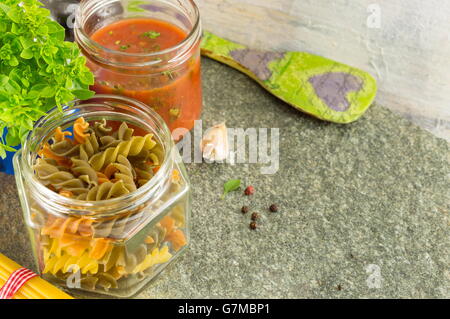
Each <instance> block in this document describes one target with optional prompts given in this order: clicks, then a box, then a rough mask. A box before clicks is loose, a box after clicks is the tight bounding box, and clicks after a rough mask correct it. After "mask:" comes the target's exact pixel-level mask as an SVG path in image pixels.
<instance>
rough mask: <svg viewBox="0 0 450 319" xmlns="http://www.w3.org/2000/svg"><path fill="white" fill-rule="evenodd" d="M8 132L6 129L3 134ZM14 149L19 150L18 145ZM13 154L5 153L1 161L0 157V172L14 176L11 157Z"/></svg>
mask: <svg viewBox="0 0 450 319" xmlns="http://www.w3.org/2000/svg"><path fill="white" fill-rule="evenodd" d="M7 132H8V129H5V131H4V134H5V135H6V133H7ZM14 149H16V150H19V149H20V145H18V146H16V147H14ZM14 154H16V153H15V152H6V158H5V159H2V158H1V157H0V172H2V173H6V174H9V175H14V167H13V157H14Z"/></svg>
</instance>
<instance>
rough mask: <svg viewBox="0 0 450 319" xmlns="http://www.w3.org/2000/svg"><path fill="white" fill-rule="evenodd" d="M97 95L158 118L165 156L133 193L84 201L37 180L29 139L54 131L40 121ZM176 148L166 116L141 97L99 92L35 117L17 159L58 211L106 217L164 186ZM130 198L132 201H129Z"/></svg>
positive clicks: (64, 111) (69, 109)
mask: <svg viewBox="0 0 450 319" xmlns="http://www.w3.org/2000/svg"><path fill="white" fill-rule="evenodd" d="M97 99H105V100H114V101H119V102H121V103H124V102H125V103H126V106H127V107H132V108H133V109H135V111H136V110H137V111H138V112H139V113H140V114H141V115H143V116H145V113H148V114H147V115H150V116H151V118H152V120H154V121H155V124H156V125H157V126H158V128H159V129H161V130H162V134H161V135H160V136H156V137H157V138H158V139H159V140H160V141H159V142H160V143H161V144H164V145H163V147H164V159H163V160H162V164H161V166H160V169H159V170H158V171H157V172H156V173H155V175H154V176H153V177H152V178H151V179H150V180H149V181H148V182H147V183H145V184H144V185H143V186H141V187H139V188H138V189H137V190H135V191H133V192H131V193H128V194H125V195H122V196H120V197H117V198H112V199H107V200H101V201H85V200H79V199H73V198H68V197H65V196H62V195H60V194H58V193H57V192H54V191H52V190H51V189H49V188H47V187H46V186H45V185H44V184H42V183H41V182H40V181H39V180H38V178H37V176H36V174H35V173H34V170H33V167H32V166H33V165H32V164H33V158H36V155H37V153H36V152H33V151H31V150H30V147H31V146H30V143H31V140H32V138H33V134H35V133H36V131H41V133H43V134H41V135H43V136H47V135H48V133H50V132H51V131H53V128H52V127H47V129H42V128H41V127H40V125H42V124H43V123H45V122H46V121H51V120H53V119H54V118H55V117H60V116H61V115H62V114H64V113H70V112H74V111H75V110H76V109H80V108H83V107H87V106H88V104H87V101H90V100H97ZM77 103H81V104H77ZM135 106H137V107H138V108H136V107H135ZM117 114H120V113H117ZM147 117H148V116H147ZM37 129H39V130H37ZM44 132H45V133H44ZM173 149H174V143H173V140H172V137H171V134H170V131H169V128H168V127H167V125H166V124H165V122H164V121H163V119H162V118H161V117H160V116H159V115H158V114H157V113H156V112H155V111H154V110H152V109H151V108H150V107H148V106H147V105H145V104H144V103H142V102H140V101H137V100H134V99H131V98H128V97H124V96H117V95H106V94H105V95H101V94H99V95H94V96H93V97H92V98H90V99H88V100H74V101H73V104H72V105H64V106H63V112H62V113H61V111H60V108H59V107H54V108H53V109H51V110H50V111H48V112H47V113H46V115H44V116H42V117H41V118H40V119H39V120H38V121H36V123H35V125H34V128H33V130H32V131H30V132H29V133H28V135H27V138H26V140H25V143H24V144H23V147H22V149H21V151H20V152H17V153H16V155H15V157H16V156H17V157H19V156H20V157H21V158H20V159H18V164H19V165H20V168H21V169H20V171H21V172H20V174H22V175H23V177H24V179H25V180H26V181H28V182H29V186H31V187H32V188H34V189H35V190H36V191H37V193H38V194H40V195H42V197H43V199H47V200H48V202H47V203H46V204H48V205H49V206H50V207H52V208H53V210H54V211H57V212H58V213H61V214H70V215H80V216H82V215H86V216H87V215H88V216H96V215H98V214H100V215H101V216H102V217H103V216H105V215H114V213H115V212H118V211H123V210H124V209H127V207H128V206H131V204H132V205H133V206H139V205H140V204H141V202H142V203H143V202H148V198H149V197H151V196H153V195H154V193H155V192H157V191H158V190H160V189H161V187H163V186H164V185H163V184H164V176H167V174H168V173H169V172H170V170H171V169H172V166H171V164H172V163H171V160H170V159H171V157H172V152H173ZM158 182H159V183H158ZM144 195H146V196H144ZM50 199H51V200H50ZM131 199H132V201H131V202H132V203H129V202H130V200H131ZM99 203H100V204H101V207H100V208H104V207H108V211H103V209H96V208H99V207H97V206H99ZM68 206H70V212H67V208H68Z"/></svg>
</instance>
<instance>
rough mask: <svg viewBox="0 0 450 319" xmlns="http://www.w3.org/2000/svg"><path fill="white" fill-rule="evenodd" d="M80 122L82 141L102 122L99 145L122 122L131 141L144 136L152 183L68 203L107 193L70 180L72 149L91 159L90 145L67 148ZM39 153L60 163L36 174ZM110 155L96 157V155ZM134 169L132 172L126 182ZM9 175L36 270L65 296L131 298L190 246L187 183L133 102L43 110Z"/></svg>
mask: <svg viewBox="0 0 450 319" xmlns="http://www.w3.org/2000/svg"><path fill="white" fill-rule="evenodd" d="M81 118H82V119H84V121H85V123H86V124H88V125H89V127H90V128H95V130H94V131H90V132H91V133H90V136H91V137H92V136H95V135H94V132H95V131H96V130H97V126H96V125H95V123H99V122H103V121H104V122H103V123H104V124H101V125H100V126H99V127H98V129H99V130H100V131H102V132H105V133H106V134H107V135H104V136H103V137H102V138H100V140H101V141H103V138H105V137H106V138H107V139H108V138H111V136H114V135H111V136H109V135H108V134H109V133H108V132H110V133H111V134H112V133H113V132H114V131H116V130H117V128H118V127H119V126H120V125H123V123H126V124H127V126H128V127H129V128H132V129H133V131H134V135H136V136H146V135H147V134H151V135H152V139H153V140H154V141H155V142H156V145H158V148H156V147H155V148H153V149H152V152H154V154H158V156H157V157H158V163H157V164H158V166H157V170H155V171H154V173H153V174H152V175H153V176H151V177H150V179H148V181H146V182H145V183H142V186H140V187H139V188H137V189H136V190H134V191H130V192H126V193H124V194H121V193H117V195H116V196H111V197H109V195H108V197H105V198H100V199H98V198H97V199H95V200H94V199H92V198H84V199H81V198H80V197H76V196H75V197H74V196H72V195H77V194H78V191H82V192H83V191H86V188H89V189H90V190H89V192H92V191H94V192H97V194H99V193H100V192H101V188H102V187H103V186H104V185H105V184H108V182H106V183H105V182H104V181H103V182H102V181H101V180H100V175H99V179H98V180H97V181H95V180H92V179H91V180H90V181H88V182H89V183H86V181H87V180H86V176H84V178H83V176H82V174H84V173H81V171H79V172H80V173H79V174H77V173H76V169H77V168H81V167H82V166H80V165H79V164H77V163H80V159H81V154H82V152H81V149H84V150H87V149H88V148H91V151H93V148H92V147H93V143H92V142H89V144H88V143H87V142H86V143H85V144H83V145H81V144H79V141H77V139H76V136H77V135H76V134H75V131H76V129H75V126H74V123H77V120H78V121H79V119H81ZM108 128H109V129H108ZM58 131H59V132H60V133H59V134H60V136H62V139H63V140H62V141H60V142H58V139H57V138H56V139H55V137H56V136H57V133H55V132H58ZM100 131H99V132H100ZM98 136H100V135H98ZM74 137H75V138H74ZM119 138H120V137H119ZM88 141H91V139H88ZM106 142H107V140H106ZM101 143H102V142H101ZM101 143H100V144H97V147H94V148H97V151H101V150H102V147H101ZM108 143H109V142H108ZM134 143H135V142H134V139H133V138H127V139H126V140H123V142H121V143H120V144H118V145H117V144H111V145H116V146H111V148H112V149H117V150H119V149H120V150H121V151H120V153H121V154H124V150H125V149H127V147H128V150H130V149H131V148H135V147H136V145H135V144H134ZM62 144H63V145H62ZM64 145H65V146H64ZM89 145H90V146H89ZM120 145H122V146H120ZM127 145H128V146H127ZM133 145H134V146H133ZM142 145H143V144H142ZM142 145H141V147H142ZM46 146H49V150H50V151H51V152H54V155H57V154H60V155H57V157H53V159H55V158H56V160H51V159H50V160H49V159H47V160H46V163H44V165H42V163H41V164H40V161H42V160H44V159H45V158H47V157H48V152H44V153H42V152H41V151H42V149H43V148H44V149H45V147H46ZM109 149H110V148H109V147H107V148H104V152H108V150H109ZM156 149H157V150H158V151H156ZM67 150H69V151H68V152H67ZM130 152H131V151H130ZM130 152H129V154H128V155H132V154H131V153H130ZM61 154H68V155H67V156H66V155H64V156H65V157H68V156H70V161H68V162H66V161H65V160H64V158H65V157H64V158H62V161H59V160H58V157H59V156H62V155H61ZM108 154H110V153H108ZM94 156H95V155H94ZM94 156H92V157H91V158H93V157H94ZM138 156H141V155H138ZM128 158H129V161H130V162H129V163H135V162H132V161H133V160H132V159H131V158H132V157H131V156H128ZM110 159H111V158H110ZM137 160H139V159H137ZM82 161H83V160H81V162H82ZM86 163H91V161H90V160H89V162H85V164H86ZM153 164H156V163H153ZM49 165H50V166H49ZM134 165H135V164H132V165H131V167H132V170H133V172H134V173H135V172H136V171H137V168H136V167H137V166H134ZM14 171H15V176H16V182H17V188H18V191H19V198H20V201H21V204H22V209H23V216H24V219H25V224H26V226H27V229H28V232H29V234H30V239H31V246H32V248H33V252H34V256H35V261H36V264H37V268H38V270H39V272H40V274H41V275H42V277H43V278H44V279H46V280H48V281H50V282H52V283H55V284H57V285H59V286H62V287H63V288H67V289H69V290H70V293H75V294H76V295H81V296H83V295H85V294H86V292H88V293H87V296H90V294H91V293H97V294H106V295H111V296H117V297H129V296H132V295H134V294H136V293H137V292H138V291H139V290H140V289H141V288H142V287H144V285H145V284H147V283H148V282H149V281H150V280H152V279H153V278H154V277H155V276H157V275H158V274H159V273H160V272H161V271H162V270H163V269H164V268H165V267H166V266H167V265H168V264H170V263H171V262H172V261H174V260H175V259H176V258H177V257H178V256H179V255H180V254H181V253H182V252H183V251H185V249H186V248H187V247H188V245H189V216H190V184H189V180H188V177H187V175H186V171H185V168H184V165H183V162H182V160H181V158H180V155H179V153H178V150H177V148H176V146H175V145H174V143H173V140H172V137H171V134H170V132H169V130H168V128H167V126H166V125H165V123H164V122H163V121H162V119H161V118H160V117H159V116H158V114H156V113H155V112H154V111H153V110H151V109H149V108H148V107H147V106H146V105H145V104H143V103H141V102H139V101H136V100H132V99H129V98H126V97H119V96H112V95H110V96H108V95H96V96H94V97H93V98H91V99H89V100H86V101H76V102H75V103H74V104H73V105H71V106H65V107H64V108H63V112H62V113H61V112H60V110H59V108H54V109H52V110H50V111H49V112H48V113H47V115H46V116H44V117H42V118H41V119H40V120H39V121H37V122H36V124H35V126H34V129H33V131H32V132H31V133H30V134H29V135H28V137H27V138H26V140H25V142H24V144H23V147H22V149H21V150H20V151H18V152H17V153H16V154H15V156H14ZM69 172H71V173H69ZM102 172H103V173H104V174H103V177H104V178H110V180H111V182H113V179H112V177H114V178H115V179H118V178H119V177H118V176H119V175H114V176H111V177H106V175H107V173H106V170H103V171H102ZM134 173H133V175H134ZM71 174H73V175H71ZM138 176H140V175H139V174H138V175H137V177H136V178H134V179H135V180H137V178H138ZM120 178H123V177H120ZM49 183H50V184H49ZM54 183H58V184H59V185H60V186H61V189H59V188H55V187H54V185H56V184H54ZM114 183H115V184H114V185H117V182H116V181H114ZM119 183H120V181H119ZM91 184H93V185H91ZM113 187H114V186H113ZM111 189H112V188H111ZM67 192H69V193H72V194H67ZM105 194H106V193H105Z"/></svg>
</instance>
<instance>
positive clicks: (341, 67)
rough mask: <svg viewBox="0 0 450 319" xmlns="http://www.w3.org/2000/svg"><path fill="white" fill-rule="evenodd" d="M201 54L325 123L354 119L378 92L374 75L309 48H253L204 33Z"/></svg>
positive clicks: (345, 121) (344, 121) (347, 121)
mask: <svg viewBox="0 0 450 319" xmlns="http://www.w3.org/2000/svg"><path fill="white" fill-rule="evenodd" d="M202 54H203V55H205V56H207V57H210V58H212V59H214V60H217V61H220V62H223V63H225V64H227V65H229V66H231V67H233V68H235V69H237V70H239V71H241V72H243V73H245V74H247V75H248V76H250V77H251V78H252V79H254V80H255V81H257V82H258V83H259V84H260V85H262V86H263V87H264V88H265V89H266V90H267V91H269V92H270V93H272V94H273V95H275V96H276V97H278V98H280V99H281V100H283V101H285V102H286V103H288V104H290V105H292V106H293V107H295V108H296V109H298V110H300V111H302V112H305V113H308V114H311V115H312V116H315V117H317V118H319V119H322V120H325V121H330V122H335V123H350V122H353V121H356V120H357V119H358V118H360V117H361V115H363V114H364V112H365V111H366V110H367V109H368V108H369V107H370V105H371V104H372V102H373V100H374V98H375V96H376V93H377V83H376V80H375V79H374V78H373V77H372V76H371V75H370V74H368V73H366V72H364V71H361V70H359V69H356V68H353V67H351V66H348V65H345V64H341V63H338V62H336V61H332V60H329V59H326V58H323V57H321V56H317V55H313V54H310V53H306V52H285V53H277V52H270V51H258V50H252V49H249V48H248V47H246V46H244V45H241V44H237V43H234V42H231V41H228V40H225V39H222V38H220V37H218V36H216V35H214V34H212V33H210V32H205V33H204V37H203V41H202Z"/></svg>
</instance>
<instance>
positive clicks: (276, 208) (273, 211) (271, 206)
mask: <svg viewBox="0 0 450 319" xmlns="http://www.w3.org/2000/svg"><path fill="white" fill-rule="evenodd" d="M269 209H270V211H271V212H272V213H276V212H277V211H278V206H277V205H275V204H272V205H270V207H269Z"/></svg>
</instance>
